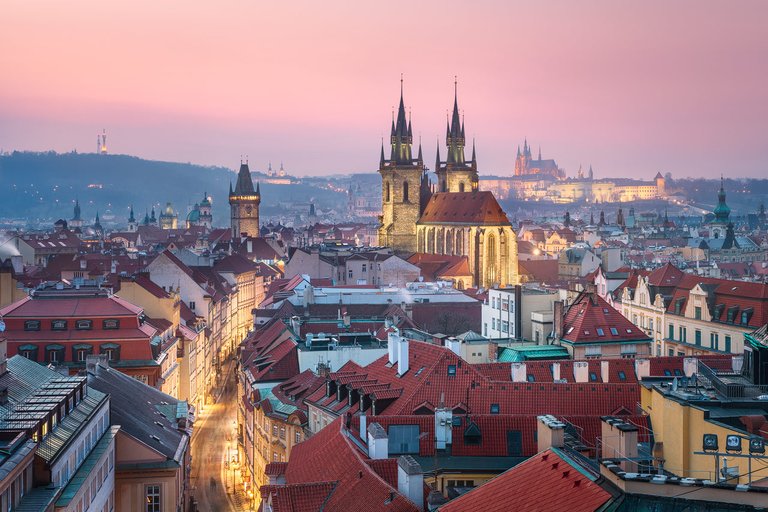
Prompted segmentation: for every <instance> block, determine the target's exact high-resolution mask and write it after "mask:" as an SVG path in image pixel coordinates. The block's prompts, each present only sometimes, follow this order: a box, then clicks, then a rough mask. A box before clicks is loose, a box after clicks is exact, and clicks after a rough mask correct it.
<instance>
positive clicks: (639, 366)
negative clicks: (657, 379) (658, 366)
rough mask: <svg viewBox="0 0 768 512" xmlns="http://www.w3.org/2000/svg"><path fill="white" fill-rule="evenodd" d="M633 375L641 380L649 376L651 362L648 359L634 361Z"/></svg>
mask: <svg viewBox="0 0 768 512" xmlns="http://www.w3.org/2000/svg"><path fill="white" fill-rule="evenodd" d="M635 375H637V380H641V379H643V378H645V377H649V376H650V375H651V361H650V360H649V359H635Z"/></svg>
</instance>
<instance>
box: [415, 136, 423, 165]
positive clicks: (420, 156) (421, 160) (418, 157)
mask: <svg viewBox="0 0 768 512" xmlns="http://www.w3.org/2000/svg"><path fill="white" fill-rule="evenodd" d="M416 160H418V161H419V163H420V164H422V163H424V158H423V155H422V153H421V137H419V156H417V157H416Z"/></svg>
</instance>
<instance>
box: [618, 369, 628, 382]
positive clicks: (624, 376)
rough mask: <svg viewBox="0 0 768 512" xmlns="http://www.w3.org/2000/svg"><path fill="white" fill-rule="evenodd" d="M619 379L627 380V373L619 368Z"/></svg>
mask: <svg viewBox="0 0 768 512" xmlns="http://www.w3.org/2000/svg"><path fill="white" fill-rule="evenodd" d="M619 380H620V381H625V380H627V374H626V373H624V370H619Z"/></svg>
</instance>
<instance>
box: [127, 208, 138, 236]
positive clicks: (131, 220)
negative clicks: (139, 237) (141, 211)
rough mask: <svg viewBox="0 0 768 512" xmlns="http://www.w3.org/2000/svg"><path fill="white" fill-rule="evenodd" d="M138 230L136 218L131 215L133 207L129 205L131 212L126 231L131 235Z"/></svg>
mask: <svg viewBox="0 0 768 512" xmlns="http://www.w3.org/2000/svg"><path fill="white" fill-rule="evenodd" d="M138 228H139V223H138V222H136V217H135V216H134V214H133V205H131V212H130V213H129V214H128V231H129V232H130V233H133V232H134V231H136V230H137V229H138Z"/></svg>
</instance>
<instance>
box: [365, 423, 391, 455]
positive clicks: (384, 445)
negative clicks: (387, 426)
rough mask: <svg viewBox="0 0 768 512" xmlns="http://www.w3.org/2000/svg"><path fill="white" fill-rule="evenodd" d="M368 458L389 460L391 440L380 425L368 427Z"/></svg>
mask: <svg viewBox="0 0 768 512" xmlns="http://www.w3.org/2000/svg"><path fill="white" fill-rule="evenodd" d="M368 457H369V458H371V459H388V458H389V438H388V437H387V432H386V431H385V430H384V427H382V426H381V425H380V424H379V423H371V424H370V425H368Z"/></svg>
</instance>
